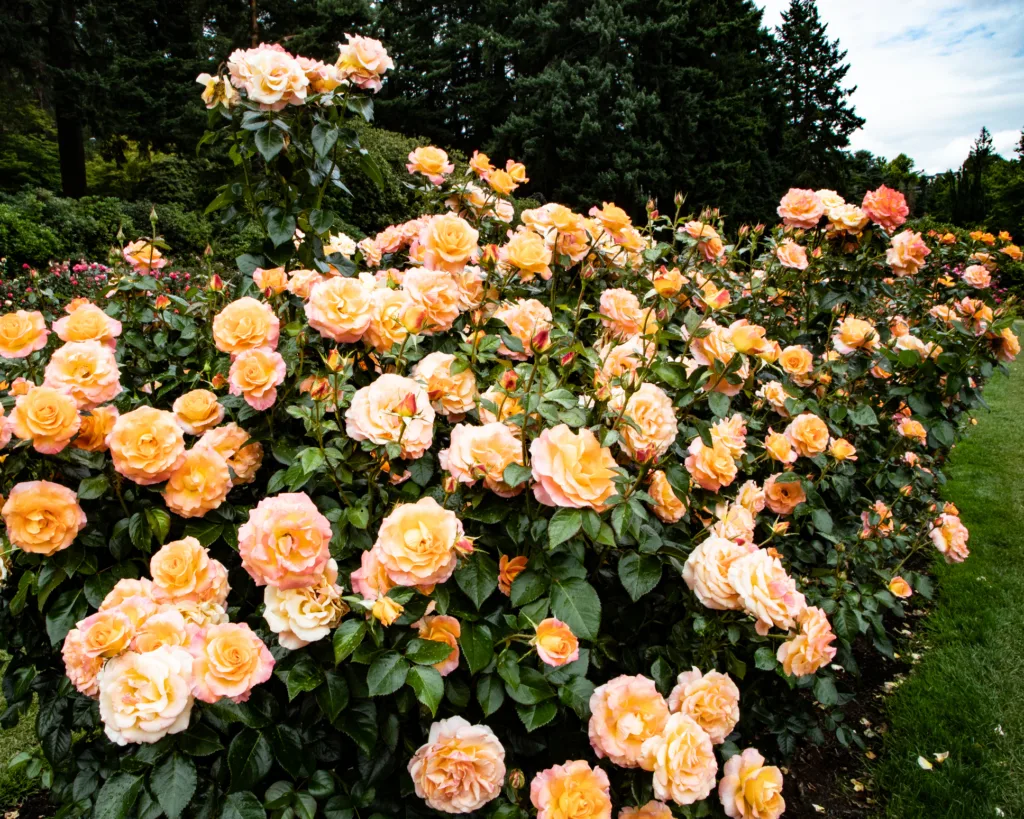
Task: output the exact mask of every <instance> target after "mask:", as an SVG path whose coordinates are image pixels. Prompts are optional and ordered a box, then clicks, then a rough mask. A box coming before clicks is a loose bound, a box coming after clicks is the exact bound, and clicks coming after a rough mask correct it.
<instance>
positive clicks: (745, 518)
mask: <svg viewBox="0 0 1024 819" xmlns="http://www.w3.org/2000/svg"><path fill="white" fill-rule="evenodd" d="M747 484H753V486H754V487H756V486H757V485H756V484H754V482H753V481H748V482H747ZM747 484H744V487H746V486H747ZM741 491H742V490H741ZM746 491H747V492H748V493H756V488H747V489H746ZM745 500H747V501H748V502H750V501H751V500H752V501H753V502H754V503H756V495H755V496H754V498H752V499H750V498H748V499H745ZM754 514H755V513H754V512H751V511H750V509H748V508H747V507H746V506H743V505H742V504H741V503H739V502H738V501H737V502H736V503H725V502H722V503H717V504H715V518H716V520H715V522H714V523H713V524H712V525H711V527H710V528H709V529H708V531H709V532H710V533H711V534H713V535H718V536H719V537H724V538H725V539H726V540H733V541H735V542H736V543H739V544H740V545H741V546H742V545H745V544H747V543H753V542H754V526H755V525H756V523H755V520H754Z"/></svg>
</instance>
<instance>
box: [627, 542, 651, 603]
mask: <svg viewBox="0 0 1024 819" xmlns="http://www.w3.org/2000/svg"><path fill="white" fill-rule="evenodd" d="M619 580H621V581H622V586H623V588H625V590H626V593H627V594H629V596H630V598H631V599H632V600H633V602H636V601H637V600H639V599H640V598H641V597H643V596H644V595H645V594H647V592H649V591H651V589H653V588H654V587H655V586H657V585H658V581H659V580H661V560H660V559H659V558H657V557H656V556H655V555H642V554H637V553H636V552H626V553H625V554H623V555H622V557H621V558H619Z"/></svg>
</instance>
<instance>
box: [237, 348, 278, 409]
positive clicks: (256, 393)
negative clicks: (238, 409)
mask: <svg viewBox="0 0 1024 819" xmlns="http://www.w3.org/2000/svg"><path fill="white" fill-rule="evenodd" d="M286 373H287V367H286V366H285V363H284V358H282V357H281V354H280V353H279V352H276V351H275V350H270V349H267V348H264V347H261V348H257V349H255V350H243V351H242V352H241V353H239V354H238V355H237V356H235V360H234V361H232V362H231V371H230V372H229V373H228V381H229V383H230V384H231V394H232V395H241V396H242V397H243V398H244V399H245V403H247V404H248V405H249V406H250V407H252V408H253V409H255V410H265V409H269V408H270V407H272V406H273V405H274V402H275V401H276V400H277V388H278V387H279V386H280V385H281V384H282V383H283V382H284V377H285V375H286Z"/></svg>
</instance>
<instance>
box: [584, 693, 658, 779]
mask: <svg viewBox="0 0 1024 819" xmlns="http://www.w3.org/2000/svg"><path fill="white" fill-rule="evenodd" d="M668 716H669V712H668V705H667V704H666V703H665V699H664V697H662V696H661V694H659V693H658V689H657V688H656V687H655V685H654V680H652V679H649V678H648V677H644V676H642V675H637V676H635V677H630V676H627V675H622V676H619V677H615V678H614V679H612V680H609V681H608V682H606V683H605V684H604V685H599V686H598V687H597V688H596V689H595V691H594V693H593V694H591V696H590V724H589V728H588V730H589V734H590V744H591V745H592V746H593V748H594V753H595V754H597V756H598V758H599V759H603V758H605V757H607V758H608V759H609V760H611V761H612V762H613V763H615V764H616V765H618V766H620V767H622V768H636V767H643V768H644V769H645V770H651V769H650V767H648V765H647V764H645V755H644V754H642V753H641V746H642V745H643V744H644V742H645V741H646V740H648V739H650V738H651V737H655V736H657V735H659V734H660V733H661V732H662V730H663V729H664V728H665V723H666V721H667V720H668Z"/></svg>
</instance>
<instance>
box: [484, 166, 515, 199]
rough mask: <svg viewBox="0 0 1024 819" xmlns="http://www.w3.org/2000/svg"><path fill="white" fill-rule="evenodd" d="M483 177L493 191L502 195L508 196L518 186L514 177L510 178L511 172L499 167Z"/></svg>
mask: <svg viewBox="0 0 1024 819" xmlns="http://www.w3.org/2000/svg"><path fill="white" fill-rule="evenodd" d="M484 179H485V180H486V181H487V184H488V185H490V186H491V188H492V189H493V190H494V191H496V192H497V193H500V194H501V195H502V196H508V195H509V194H510V193H512V191H514V190H515V189H516V188H518V187H519V185H518V184H517V183H516V181H515V179H513V178H512V174H510V173H509V172H508V171H503V170H502V169H501V168H498V169H496V170H493V171H491V172H490V173H489V174H487V176H486V177H484Z"/></svg>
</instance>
